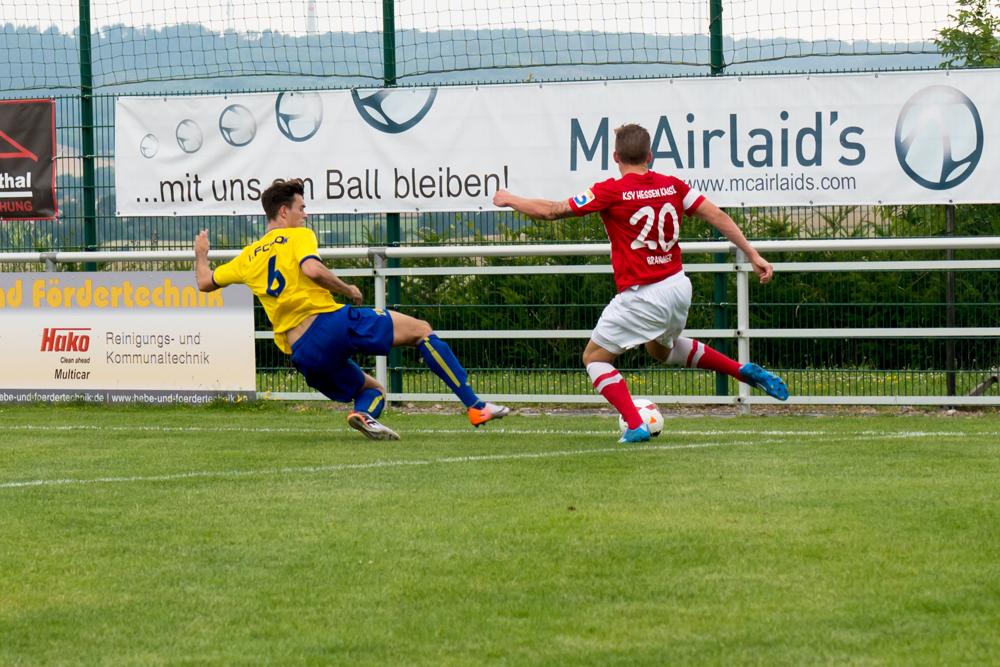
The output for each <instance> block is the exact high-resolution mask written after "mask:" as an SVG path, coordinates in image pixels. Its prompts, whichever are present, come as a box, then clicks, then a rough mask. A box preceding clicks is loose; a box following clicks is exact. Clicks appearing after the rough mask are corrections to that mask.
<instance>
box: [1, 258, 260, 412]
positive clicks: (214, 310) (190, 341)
mask: <svg viewBox="0 0 1000 667" xmlns="http://www.w3.org/2000/svg"><path fill="white" fill-rule="evenodd" d="M0 344H2V345H3V350H4V372H3V373H2V374H0V403H28V402H34V401H62V400H74V399H82V400H86V401H96V402H107V403H149V404H170V403H193V404H197V403H206V402H209V401H211V400H213V399H215V398H217V397H220V396H221V397H225V398H228V399H230V400H254V399H255V398H256V364H255V354H254V325H253V294H252V293H251V292H250V290H249V289H248V288H246V287H244V286H242V285H241V286H233V287H230V288H228V289H225V290H218V291H215V292H210V293H207V294H206V293H203V292H199V291H198V288H197V286H196V283H195V280H194V273H193V272H155V273H65V272H60V273H0Z"/></svg>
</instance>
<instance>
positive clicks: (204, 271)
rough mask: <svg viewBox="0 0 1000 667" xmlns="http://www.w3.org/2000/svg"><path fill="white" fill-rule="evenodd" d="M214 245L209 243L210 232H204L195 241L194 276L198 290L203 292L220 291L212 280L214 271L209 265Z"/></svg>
mask: <svg viewBox="0 0 1000 667" xmlns="http://www.w3.org/2000/svg"><path fill="white" fill-rule="evenodd" d="M211 248H212V244H211V243H209V242H208V230H202V232H201V234H198V236H196V237H195V239H194V276H195V280H197V282H198V289H200V290H201V291H202V292H214V291H215V290H217V289H220V287H219V286H218V285H216V284H215V281H214V280H212V269H211V267H209V265H208V251H209V250H211Z"/></svg>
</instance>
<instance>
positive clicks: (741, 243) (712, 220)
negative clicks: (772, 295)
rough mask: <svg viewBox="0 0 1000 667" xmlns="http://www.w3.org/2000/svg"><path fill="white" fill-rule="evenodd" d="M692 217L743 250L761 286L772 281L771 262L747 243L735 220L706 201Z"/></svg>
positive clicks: (772, 270)
mask: <svg viewBox="0 0 1000 667" xmlns="http://www.w3.org/2000/svg"><path fill="white" fill-rule="evenodd" d="M690 215H693V216H694V217H696V218H698V219H699V220H704V221H705V222H707V223H708V224H710V225H712V226H713V227H715V228H716V229H718V230H719V232H720V233H721V234H722V235H723V236H725V237H726V238H727V239H729V240H730V241H731V242H732V244H733V245H735V246H736V247H737V248H739V249H740V250H742V251H743V253H744V254H745V255H746V256H747V259H749V260H750V264H751V265H752V266H753V270H754V273H756V274H757V277H758V278H760V282H761V284H763V283H767V282H770V281H771V276H772V275H773V272H774V269H773V268H772V267H771V264H770V262H768V261H767V260H766V259H764V258H763V257H761V256H760V253H758V252H757V251H756V250H754V247H753V246H752V245H750V242H749V241H747V237H745V236H743V232H741V231H740V228H739V227H737V226H736V223H735V222H733V219H732V218H730V217H729V215H728V214H727V213H726V212H725V211H723V210H722V209H721V208H719V207H718V206H716V205H715V204H713V203H712V202H710V201H708V200H707V199H706V200H705V201H703V202H702V203H701V205H700V206H699V207H698V208H696V209H695V210H694V211H693V212H692V213H691V214H690Z"/></svg>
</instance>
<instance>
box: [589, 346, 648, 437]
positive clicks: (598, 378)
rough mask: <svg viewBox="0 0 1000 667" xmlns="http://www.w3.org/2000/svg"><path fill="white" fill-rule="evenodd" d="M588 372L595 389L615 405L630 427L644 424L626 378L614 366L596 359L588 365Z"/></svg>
mask: <svg viewBox="0 0 1000 667" xmlns="http://www.w3.org/2000/svg"><path fill="white" fill-rule="evenodd" d="M587 373H588V374H589V375H590V380H591V381H592V382H593V383H594V389H596V390H597V391H598V392H600V394H601V396H603V397H604V398H605V399H607V401H608V403H610V404H611V405H613V406H615V409H617V410H618V412H619V413H620V414H621V416H622V417H623V418H624V419H625V422H626V423H627V424H628V427H629V428H630V429H632V428H639V427H640V426H642V417H640V416H639V411H638V410H637V409H636V407H635V404H634V403H632V394H630V393H629V392H628V385H626V384H625V378H623V377H622V376H621V374H620V373H619V372H618V371H617V370H616V369H615V367H614V366H612V365H611V364H608V363H605V362H603V361H595V362H592V363H590V364H588V365H587Z"/></svg>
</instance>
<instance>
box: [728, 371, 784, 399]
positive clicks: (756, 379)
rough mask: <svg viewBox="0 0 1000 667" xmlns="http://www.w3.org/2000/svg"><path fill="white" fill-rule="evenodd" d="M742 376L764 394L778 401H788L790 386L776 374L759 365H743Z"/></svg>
mask: <svg viewBox="0 0 1000 667" xmlns="http://www.w3.org/2000/svg"><path fill="white" fill-rule="evenodd" d="M740 375H742V376H743V379H745V380H746V382H747V384H748V385H750V386H751V387H755V388H757V389H760V390H761V391H762V392H764V393H765V394H767V395H768V396H771V397H773V398H776V399H778V400H779V401H785V400H788V385H787V384H785V381H784V380H782V379H781V378H780V377H778V376H777V375H775V374H774V373H769V372H768V371H765V370H764V369H763V368H761V367H760V366H758V365H757V364H743V366H741V367H740Z"/></svg>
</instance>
